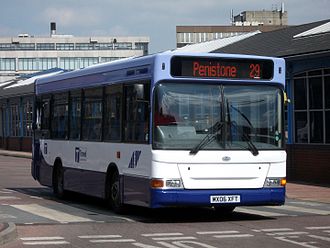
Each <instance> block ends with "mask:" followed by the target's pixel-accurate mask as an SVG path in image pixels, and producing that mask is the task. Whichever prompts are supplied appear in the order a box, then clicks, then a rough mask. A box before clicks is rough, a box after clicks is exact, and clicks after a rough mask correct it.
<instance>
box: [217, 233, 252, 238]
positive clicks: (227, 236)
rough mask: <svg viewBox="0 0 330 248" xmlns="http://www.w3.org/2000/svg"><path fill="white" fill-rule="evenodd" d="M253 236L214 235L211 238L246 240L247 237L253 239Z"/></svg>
mask: <svg viewBox="0 0 330 248" xmlns="http://www.w3.org/2000/svg"><path fill="white" fill-rule="evenodd" d="M253 236H254V235H252V234H232V235H215V236H213V237H215V238H218V239H222V238H248V237H253Z"/></svg>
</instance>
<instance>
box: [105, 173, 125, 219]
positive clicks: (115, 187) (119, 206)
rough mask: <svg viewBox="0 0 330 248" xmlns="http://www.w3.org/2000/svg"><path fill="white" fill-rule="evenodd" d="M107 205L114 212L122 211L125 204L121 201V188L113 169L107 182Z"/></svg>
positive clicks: (117, 175)
mask: <svg viewBox="0 0 330 248" xmlns="http://www.w3.org/2000/svg"><path fill="white" fill-rule="evenodd" d="M108 187H109V195H108V201H109V205H110V207H111V208H112V210H113V211H114V212H115V213H124V210H125V206H124V204H123V202H122V189H121V185H120V178H119V173H118V171H114V172H113V173H112V175H111V178H110V182H109V186H108Z"/></svg>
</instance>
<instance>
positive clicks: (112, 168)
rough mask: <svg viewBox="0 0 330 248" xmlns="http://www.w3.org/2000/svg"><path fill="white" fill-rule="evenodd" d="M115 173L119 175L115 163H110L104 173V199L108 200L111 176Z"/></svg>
mask: <svg viewBox="0 0 330 248" xmlns="http://www.w3.org/2000/svg"><path fill="white" fill-rule="evenodd" d="M115 172H117V173H118V174H119V170H118V166H117V165H116V164H115V163H110V164H109V165H108V168H107V173H106V179H105V185H104V187H105V191H104V192H105V196H104V197H105V199H108V198H109V194H110V190H109V184H110V182H111V176H112V175H113V173H115Z"/></svg>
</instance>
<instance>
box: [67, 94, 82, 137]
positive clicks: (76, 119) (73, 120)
mask: <svg viewBox="0 0 330 248" xmlns="http://www.w3.org/2000/svg"><path fill="white" fill-rule="evenodd" d="M69 102H70V107H69V109H70V114H69V119H70V120H69V123H70V139H71V140H80V132H81V91H76V92H70V101H69Z"/></svg>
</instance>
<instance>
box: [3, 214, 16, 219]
mask: <svg viewBox="0 0 330 248" xmlns="http://www.w3.org/2000/svg"><path fill="white" fill-rule="evenodd" d="M0 219H17V217H16V216H13V215H9V214H0Z"/></svg>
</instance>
